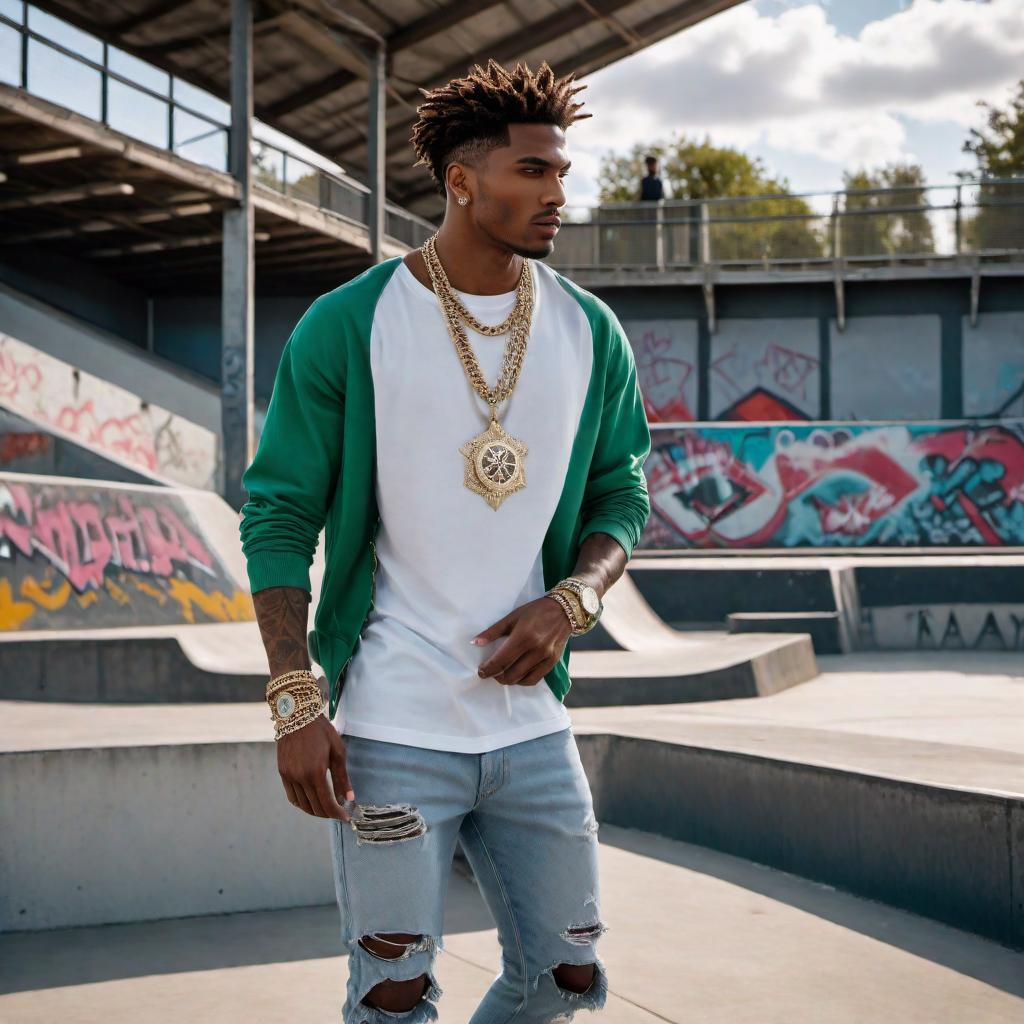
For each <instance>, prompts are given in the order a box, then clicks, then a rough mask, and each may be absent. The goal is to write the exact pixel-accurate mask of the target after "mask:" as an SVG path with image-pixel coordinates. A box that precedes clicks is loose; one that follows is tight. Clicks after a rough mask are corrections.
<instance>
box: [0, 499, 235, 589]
mask: <svg viewBox="0 0 1024 1024" xmlns="http://www.w3.org/2000/svg"><path fill="white" fill-rule="evenodd" d="M48 491H49V492H50V493H52V491H53V488H49V489H48ZM48 497H49V495H48V494H47V495H44V494H43V493H42V492H37V493H35V494H33V493H32V492H30V490H29V488H28V487H26V486H25V485H23V484H13V483H11V484H7V485H6V486H5V485H3V484H0V540H3V539H7V540H9V541H10V542H11V544H13V546H14V547H15V548H16V549H17V550H18V551H20V552H21V553H22V554H23V555H25V556H26V557H28V558H31V557H32V556H33V555H34V554H35V553H36V552H38V553H40V554H41V555H42V556H43V557H44V558H45V559H46V560H47V561H48V562H49V563H50V564H51V565H52V566H53V567H54V568H56V569H57V570H58V571H59V572H60V573H61V574H62V575H63V576H64V577H65V578H66V579H67V580H68V582H69V583H70V584H71V585H72V587H74V588H75V590H77V591H78V592H79V593H82V592H84V591H86V590H88V589H90V588H92V589H99V588H101V587H102V586H104V581H105V571H106V569H107V568H108V567H109V566H111V565H114V566H118V567H120V568H123V569H127V570H129V571H131V572H135V573H141V574H152V575H156V576H165V577H166V576H171V575H173V573H174V570H175V565H176V564H177V565H192V566H195V567H198V568H200V569H202V570H204V571H206V572H208V573H211V574H213V573H214V572H215V571H216V561H215V559H214V556H213V554H212V552H211V551H210V550H209V548H208V547H207V546H206V545H205V544H204V543H203V541H202V540H201V539H200V538H199V537H197V536H196V535H195V533H193V532H192V531H191V530H190V529H189V528H188V526H186V524H185V523H184V521H183V520H182V518H181V516H179V515H178V513H177V512H176V511H175V510H174V509H173V508H171V507H170V505H169V504H168V503H167V502H164V501H160V500H157V501H155V502H154V503H153V504H152V505H140V507H138V508H136V505H135V503H134V502H133V501H132V499H131V498H130V497H128V496H126V495H123V494H121V495H117V497H116V498H113V496H111V500H112V504H113V505H114V508H113V509H111V510H106V511H105V510H104V509H103V508H102V507H101V505H100V504H99V503H98V502H96V501H90V500H85V501H75V500H65V499H64V498H59V497H58V498H56V500H48Z"/></svg>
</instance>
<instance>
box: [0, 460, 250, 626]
mask: <svg viewBox="0 0 1024 1024" xmlns="http://www.w3.org/2000/svg"><path fill="white" fill-rule="evenodd" d="M254 618H255V615H254V611H253V607H252V598H251V597H250V595H249V592H248V590H246V589H244V588H242V587H240V586H239V585H238V582H237V581H236V580H235V579H234V578H233V576H232V575H231V573H230V572H229V571H228V569H227V568H226V567H225V565H224V564H223V562H222V561H221V560H220V559H219V558H218V556H217V555H216V553H215V552H214V550H213V548H212V547H211V545H209V544H208V543H207V542H206V541H205V540H204V536H203V530H202V528H201V527H200V525H199V524H198V523H197V522H196V521H195V519H194V518H193V516H192V514H191V512H190V511H189V509H188V507H187V505H186V503H185V502H184V501H183V500H182V498H181V497H180V496H178V495H176V494H173V493H168V494H164V493H161V492H160V490H159V489H153V490H148V489H146V490H143V489H135V488H130V487H103V486H101V485H97V484H84V483H83V484H69V483H56V482H45V483H44V482H40V481H32V480H31V479H30V478H22V479H21V480H19V479H18V478H17V477H16V476H14V475H9V476H0V631H5V630H7V631H9V630H36V629H87V628H88V629H102V628H111V627H115V626H149V625H177V624H181V623H202V622H233V621H251V620H253V619H254Z"/></svg>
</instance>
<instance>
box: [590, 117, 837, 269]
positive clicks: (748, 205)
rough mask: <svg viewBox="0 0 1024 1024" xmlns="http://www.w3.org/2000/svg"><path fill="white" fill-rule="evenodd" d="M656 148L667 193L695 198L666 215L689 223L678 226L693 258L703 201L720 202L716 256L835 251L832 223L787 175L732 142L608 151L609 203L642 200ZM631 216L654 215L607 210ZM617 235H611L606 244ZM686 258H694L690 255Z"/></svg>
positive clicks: (681, 140) (605, 214)
mask: <svg viewBox="0 0 1024 1024" xmlns="http://www.w3.org/2000/svg"><path fill="white" fill-rule="evenodd" d="M648 154H650V155H653V156H656V157H658V174H659V177H660V178H661V180H662V182H663V183H664V185H665V189H666V195H667V196H668V197H670V198H672V199H674V200H688V201H691V202H692V203H693V206H692V207H689V208H687V207H681V208H680V207H678V206H677V207H672V208H670V209H669V210H667V211H666V214H665V216H666V217H667V218H669V219H670V220H676V221H683V222H684V223H682V224H679V225H677V226H676V228H675V229H674V232H673V233H674V236H675V242H674V248H675V250H677V251H678V252H680V253H685V252H687V251H688V252H689V253H690V254H691V258H692V257H693V256H694V255H695V253H696V245H695V235H696V232H697V231H698V229H699V223H700V220H701V216H702V212H701V206H700V204H701V202H702V201H705V200H716V202H708V203H706V206H705V209H706V216H707V218H708V220H709V222H710V223H709V225H708V239H709V243H710V251H711V258H712V259H714V260H729V261H740V262H744V263H757V262H761V261H763V260H769V259H791V260H804V259H813V258H817V257H820V256H822V255H824V254H825V253H826V252H827V244H828V238H827V225H825V224H823V223H822V221H821V219H820V218H819V217H818V216H817V215H815V213H814V211H813V210H812V209H811V208H810V206H808V204H807V203H806V202H804V200H802V199H799V198H797V197H794V196H790V195H789V191H790V188H789V182H788V181H787V180H786V179H785V178H782V179H777V178H774V177H772V176H771V175H770V174H769V173H768V171H767V169H766V168H765V166H764V164H763V162H762V161H761V159H760V158H758V157H754V158H751V157H749V156H748V155H747V154H746V153H743V152H741V151H740V150H738V149H734V148H732V147H730V146H715V145H713V144H712V142H711V140H710V138H707V137H705V139H704V141H703V142H699V141H697V140H696V139H689V138H687V137H686V136H679V137H675V138H673V139H671V140H670V141H668V142H655V143H652V144H651V145H636V146H634V147H633V148H632V150H630V151H629V153H626V154H616V153H608V154H606V155H605V157H604V158H603V159H602V161H601V168H600V172H599V174H598V185H599V188H600V190H601V202H602V203H604V204H607V203H620V202H638V201H639V195H640V179H641V178H642V177H643V176H644V174H645V173H646V169H645V167H644V163H643V161H644V157H645V156H647V155H648ZM751 196H769V197H770V198H755V199H751V198H749V197H751ZM729 198H736V202H719V201H718V200H723V199H729ZM625 216H632V217H634V218H637V217H639V218H640V219H648V217H647V215H646V211H637V212H636V213H633V214H627V213H626V211H623V212H622V214H621V215H620V217H616V216H615V211H612V210H608V209H607V207H603V208H602V210H601V211H600V218H601V220H602V222H603V223H607V222H609V221H612V220H613V219H621V217H625ZM748 218H757V219H754V220H750V219H748ZM760 218H774V219H773V220H771V221H765V220H761V219H760ZM781 218H790V219H781ZM618 234H619V235H620V236H622V235H623V234H624V232H623V231H622V230H621V229H620V230H619V232H618ZM684 234H686V235H688V236H689V242H687V239H686V238H684V237H682V236H683V235H684ZM612 241H613V239H611V238H606V239H605V248H606V249H607V246H608V245H609V244H610V243H611V242H612ZM678 259H679V260H680V261H681V262H686V257H685V256H684V255H680V256H679V257H678Z"/></svg>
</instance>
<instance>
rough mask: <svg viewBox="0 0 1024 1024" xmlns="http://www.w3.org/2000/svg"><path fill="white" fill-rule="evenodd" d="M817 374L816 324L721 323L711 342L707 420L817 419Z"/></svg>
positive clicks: (818, 373) (735, 321) (818, 392)
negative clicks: (709, 406) (709, 409)
mask: <svg viewBox="0 0 1024 1024" xmlns="http://www.w3.org/2000/svg"><path fill="white" fill-rule="evenodd" d="M820 373H821V353H820V343H819V340H818V321H817V320H811V319H804V320H722V321H721V322H720V323H719V325H718V331H717V332H716V333H715V334H714V336H713V337H712V339H711V362H710V365H709V367H708V375H709V378H710V400H711V417H712V418H713V419H716V420H745V421H748V422H749V421H755V422H763V421H772V420H813V419H817V418H818V417H819V416H820V415H821V411H820V410H821V381H820Z"/></svg>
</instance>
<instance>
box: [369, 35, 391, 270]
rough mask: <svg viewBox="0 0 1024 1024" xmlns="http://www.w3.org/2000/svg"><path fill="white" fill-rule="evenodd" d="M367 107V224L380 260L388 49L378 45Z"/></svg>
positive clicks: (376, 260) (374, 256) (372, 253)
mask: <svg viewBox="0 0 1024 1024" xmlns="http://www.w3.org/2000/svg"><path fill="white" fill-rule="evenodd" d="M369 64H370V68H369V70H370V75H369V79H368V81H367V85H368V87H369V109H368V110H367V115H366V117H367V126H366V127H367V132H366V137H367V141H368V143H369V145H368V151H367V167H366V172H367V173H366V184H367V185H369V186H370V194H369V196H368V197H367V203H368V209H367V224H368V226H369V229H370V259H371V260H372V261H373V262H374V263H380V261H381V260H382V259H383V245H384V164H385V161H386V159H387V149H386V141H385V139H386V133H385V121H384V119H385V114H386V112H387V106H386V105H387V92H386V87H387V51H386V50H385V49H384V47H383V46H378V47H377V49H376V51H375V52H374V54H373V56H371V57H370V59H369Z"/></svg>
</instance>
